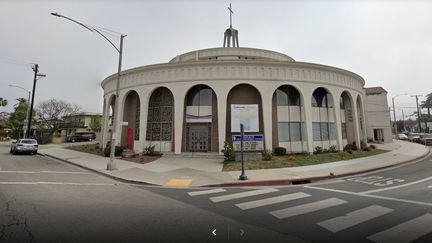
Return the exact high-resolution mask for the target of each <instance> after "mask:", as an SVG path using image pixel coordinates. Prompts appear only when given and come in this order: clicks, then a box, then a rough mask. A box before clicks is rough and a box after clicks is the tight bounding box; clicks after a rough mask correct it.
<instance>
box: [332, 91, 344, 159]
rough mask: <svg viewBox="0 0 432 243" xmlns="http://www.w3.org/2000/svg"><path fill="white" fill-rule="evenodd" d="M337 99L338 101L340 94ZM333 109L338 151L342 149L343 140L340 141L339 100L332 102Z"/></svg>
mask: <svg viewBox="0 0 432 243" xmlns="http://www.w3.org/2000/svg"><path fill="white" fill-rule="evenodd" d="M336 97H338V98H337V100H338V101H339V97H340V95H338V96H336ZM334 103H335V104H334V111H335V126H336V141H337V145H338V149H339V151H343V141H342V122H341V115H340V113H341V110H340V104H339V102H334Z"/></svg>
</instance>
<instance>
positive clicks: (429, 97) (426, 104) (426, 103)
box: [421, 93, 432, 118]
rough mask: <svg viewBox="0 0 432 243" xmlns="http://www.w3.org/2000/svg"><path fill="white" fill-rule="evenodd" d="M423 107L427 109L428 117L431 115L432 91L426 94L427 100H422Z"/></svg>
mask: <svg viewBox="0 0 432 243" xmlns="http://www.w3.org/2000/svg"><path fill="white" fill-rule="evenodd" d="M421 108H424V109H427V112H428V118H430V117H431V113H430V110H431V109H432V93H429V94H427V95H426V100H424V101H422V103H421Z"/></svg>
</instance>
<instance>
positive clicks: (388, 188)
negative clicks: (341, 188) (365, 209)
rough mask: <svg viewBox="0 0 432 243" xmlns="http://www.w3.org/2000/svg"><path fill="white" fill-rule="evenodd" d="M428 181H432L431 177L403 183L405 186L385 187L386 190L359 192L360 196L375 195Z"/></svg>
mask: <svg viewBox="0 0 432 243" xmlns="http://www.w3.org/2000/svg"><path fill="white" fill-rule="evenodd" d="M429 180H432V176H429V177H426V178H423V179H421V180H417V181H412V182H409V183H405V184H402V185H397V186H391V187H386V188H381V189H376V190H369V191H364V192H360V193H362V194H369V193H375V192H382V191H388V190H393V189H398V188H402V187H406V186H412V185H415V184H418V183H422V182H425V181H429Z"/></svg>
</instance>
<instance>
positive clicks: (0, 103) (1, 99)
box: [0, 97, 8, 107]
mask: <svg viewBox="0 0 432 243" xmlns="http://www.w3.org/2000/svg"><path fill="white" fill-rule="evenodd" d="M7 104H8V101H7V100H6V99H3V98H2V97H0V107H2V106H7Z"/></svg>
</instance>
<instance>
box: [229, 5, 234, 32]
mask: <svg viewBox="0 0 432 243" xmlns="http://www.w3.org/2000/svg"><path fill="white" fill-rule="evenodd" d="M228 10H229V11H230V27H232V14H233V13H234V12H233V11H232V8H231V3H230V5H229V7H228Z"/></svg>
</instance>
